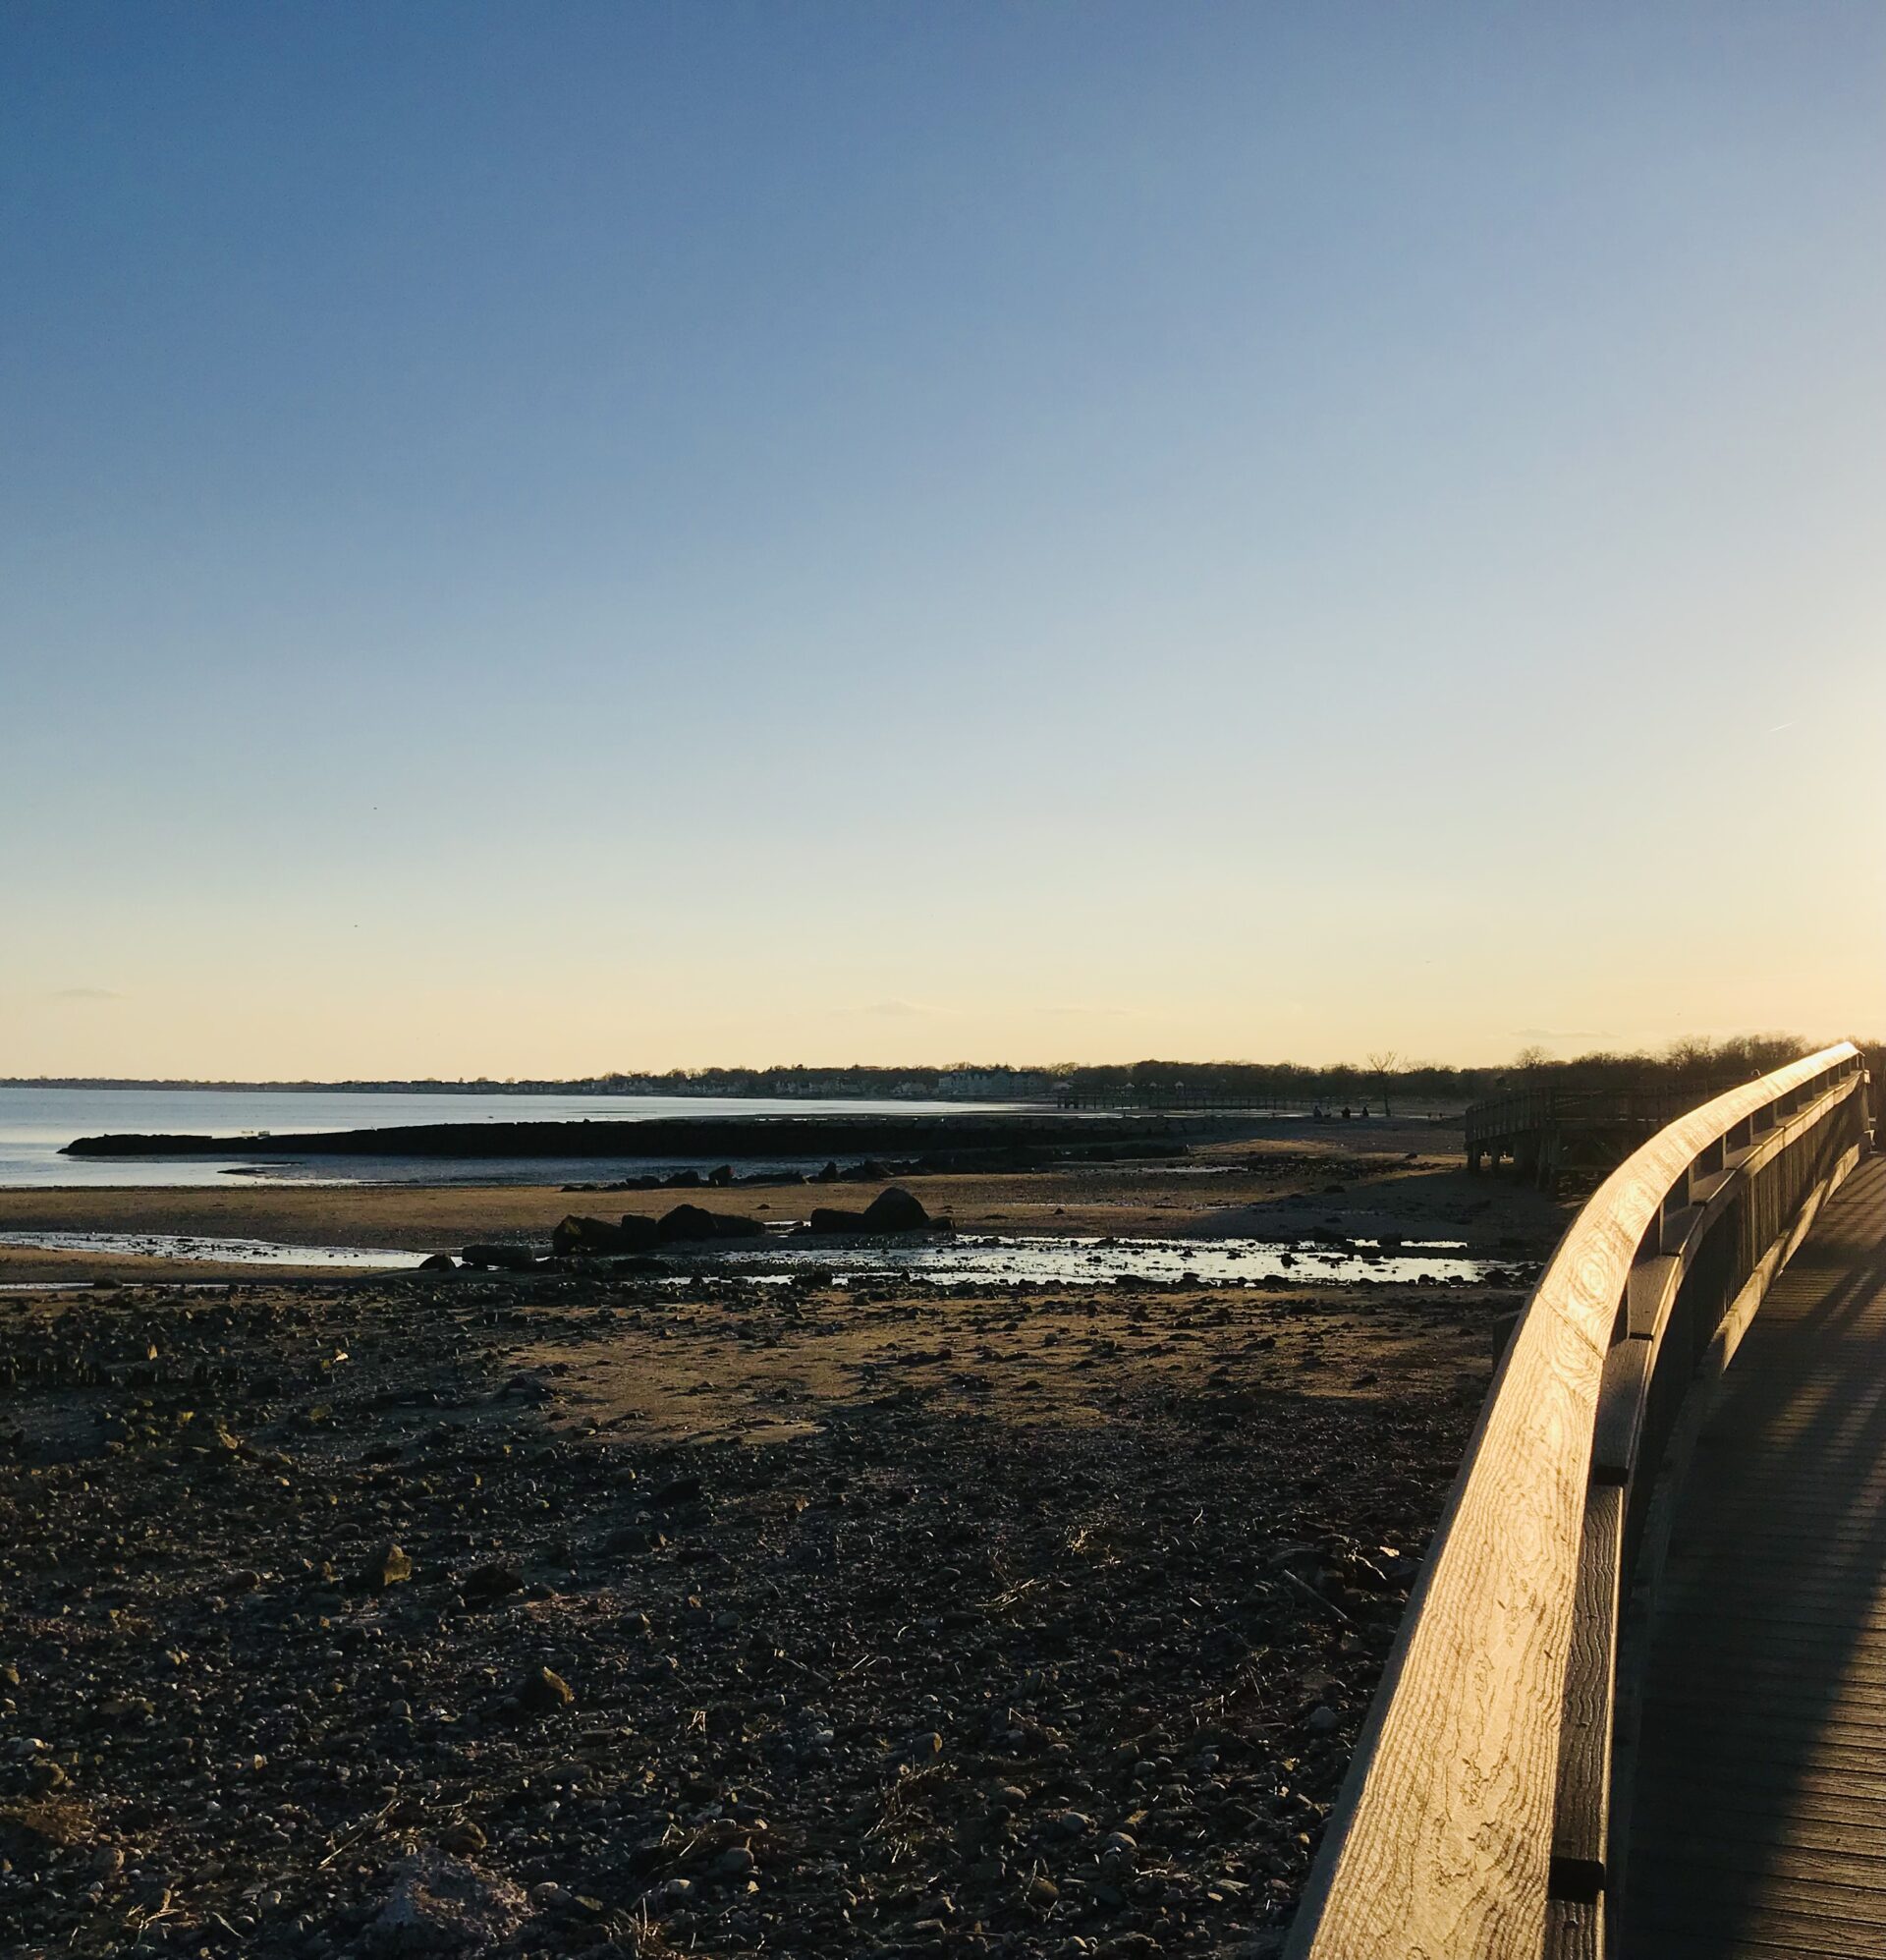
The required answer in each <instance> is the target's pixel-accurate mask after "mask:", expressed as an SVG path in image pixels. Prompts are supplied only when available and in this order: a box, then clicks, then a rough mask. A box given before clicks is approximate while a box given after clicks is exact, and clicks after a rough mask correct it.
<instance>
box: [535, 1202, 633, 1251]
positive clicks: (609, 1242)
mask: <svg viewBox="0 0 1886 1960" xmlns="http://www.w3.org/2000/svg"><path fill="white" fill-rule="evenodd" d="M550 1250H551V1252H552V1253H553V1254H554V1255H555V1256H556V1257H557V1258H558V1259H570V1258H573V1257H582V1258H594V1259H600V1258H603V1257H605V1256H606V1255H608V1254H610V1253H619V1252H627V1251H630V1250H631V1248H629V1247H627V1246H625V1245H624V1244H623V1243H622V1233H621V1231H620V1230H619V1229H618V1228H617V1227H616V1226H614V1225H612V1224H610V1223H609V1221H608V1220H607V1219H606V1218H582V1217H579V1216H578V1215H577V1214H576V1213H575V1212H572V1213H571V1214H570V1215H569V1216H568V1217H567V1218H561V1219H559V1220H558V1221H557V1227H556V1229H555V1230H554V1231H553V1232H552V1233H551V1234H550Z"/></svg>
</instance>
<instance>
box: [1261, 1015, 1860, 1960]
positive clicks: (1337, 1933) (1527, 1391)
mask: <svg viewBox="0 0 1886 1960" xmlns="http://www.w3.org/2000/svg"><path fill="white" fill-rule="evenodd" d="M1858 1067H1859V1056H1858V1050H1857V1049H1856V1048H1855V1047H1854V1045H1853V1044H1852V1043H1851V1042H1845V1041H1843V1042H1841V1043H1839V1044H1837V1045H1836V1046H1834V1047H1831V1048H1825V1049H1822V1050H1821V1051H1820V1052H1819V1053H1818V1054H1814V1055H1809V1056H1806V1057H1805V1058H1804V1059H1803V1060H1801V1061H1798V1062H1792V1063H1790V1064H1789V1065H1788V1066H1787V1067H1785V1068H1781V1069H1777V1070H1775V1071H1774V1072H1773V1073H1772V1074H1769V1075H1766V1076H1763V1077H1761V1078H1759V1079H1758V1080H1756V1081H1754V1082H1751V1083H1747V1084H1745V1085H1743V1086H1742V1087H1740V1088H1737V1089H1733V1090H1730V1091H1728V1092H1725V1093H1724V1094H1721V1095H1718V1096H1717V1097H1715V1098H1714V1099H1713V1100H1712V1101H1709V1102H1705V1103H1703V1104H1702V1105H1701V1106H1700V1107H1698V1108H1696V1109H1693V1110H1691V1111H1690V1112H1689V1113H1688V1114H1687V1115H1684V1116H1681V1117H1679V1118H1678V1119H1677V1120H1676V1121H1675V1122H1674V1123H1672V1124H1670V1125H1669V1127H1668V1128H1666V1129H1663V1130H1660V1131H1659V1132H1658V1133H1657V1134H1656V1135H1655V1136H1654V1137H1652V1138H1651V1139H1650V1140H1649V1141H1648V1142H1647V1143H1646V1144H1644V1146H1643V1147H1642V1148H1640V1149H1638V1150H1637V1151H1636V1152H1635V1153H1634V1154H1633V1155H1632V1156H1631V1157H1629V1158H1628V1159H1627V1160H1626V1161H1625V1162H1624V1163H1622V1164H1621V1165H1619V1167H1618V1168H1617V1169H1616V1170H1615V1171H1613V1172H1612V1173H1611V1175H1610V1176H1609V1177H1608V1178H1607V1179H1606V1180H1605V1182H1604V1183H1603V1184H1602V1185H1601V1186H1600V1187H1599V1189H1598V1191H1597V1192H1596V1194H1595V1195H1594V1196H1593V1197H1592V1198H1591V1200H1590V1202H1589V1203H1588V1204H1586V1205H1585V1206H1584V1208H1583V1209H1582V1210H1581V1212H1580V1213H1579V1215H1578V1217H1577V1218H1576V1219H1575V1220H1574V1222H1573V1224H1572V1226H1571V1228H1570V1229H1569V1230H1568V1231H1567V1233H1566V1235H1565V1237H1564V1239H1563V1240H1562V1241H1561V1242H1560V1245H1559V1248H1558V1251H1557V1252H1556V1253H1555V1254H1554V1255H1553V1258H1552V1260H1551V1261H1550V1263H1549V1264H1548V1265H1547V1267H1546V1270H1545V1273H1544V1275H1543V1277H1542V1278H1541V1279H1540V1282H1539V1285H1538V1288H1537V1290H1536V1291H1535V1292H1534V1294H1533V1296H1532V1299H1531V1301H1530V1303H1529V1304H1528V1306H1527V1308H1526V1311H1525V1315H1524V1316H1523V1317H1522V1319H1521V1322H1520V1324H1519V1327H1518V1329H1517V1330H1516V1332H1515V1334H1514V1337H1513V1340H1512V1343H1511V1345H1510V1346H1509V1348H1508V1350H1507V1356H1506V1361H1505V1364H1504V1366H1503V1368H1502V1370H1501V1372H1500V1375H1499V1378H1498V1380H1497V1382H1496V1383H1495V1386H1494V1390H1493V1392H1492V1394H1491V1395H1490V1396H1489V1397H1488V1400H1487V1404H1486V1407H1485V1409H1484V1410H1483V1412H1482V1414H1481V1418H1480V1423H1479V1428H1478V1429H1477V1430H1476V1432H1475V1435H1474V1437H1473V1440H1472V1442H1471V1443H1470V1447H1469V1450H1468V1455H1467V1461H1466V1465H1465V1467H1464V1469H1463V1471H1462V1474H1461V1478H1460V1481H1459V1482H1458V1483H1457V1484H1456V1485H1455V1489H1454V1492H1453V1495H1452V1497H1451V1498H1450V1500H1449V1503H1448V1507H1447V1510H1446V1513H1445V1514H1444V1516H1443V1519H1442V1522H1441V1526H1440V1529H1439V1531H1438V1532H1437V1534H1436V1537H1435V1541H1434V1547H1433V1549H1432V1551H1431V1552H1430V1554H1429V1558H1428V1561H1427V1564H1426V1567H1425V1568H1424V1570H1423V1572H1422V1575H1421V1579H1420V1582H1419V1584H1418V1585H1417V1587H1416V1589H1415V1596H1414V1598H1413V1599H1412V1600H1411V1601H1410V1605H1409V1610H1408V1613H1407V1616H1406V1618H1405V1619H1404V1622H1403V1626H1402V1631H1401V1635H1400V1638H1399V1640H1398V1642H1397V1646H1396V1649H1395V1651H1394V1652H1393V1653H1392V1654H1391V1656H1390V1659H1389V1663H1388V1668H1387V1671H1386V1673H1385V1675H1384V1679H1383V1684H1382V1688H1381V1691H1380V1692H1379V1694H1378V1695H1377V1697H1376V1701H1375V1706H1374V1708H1373V1710H1372V1711H1371V1714H1370V1717H1369V1721H1368V1724H1367V1726H1366V1727H1365V1729H1364V1731H1363V1734H1362V1737H1361V1739H1360V1741H1359V1745H1358V1749H1357V1755H1356V1759H1355V1762H1354V1764H1353V1765H1352V1768H1351V1772H1350V1776H1349V1780H1348V1782H1347V1783H1346V1784H1345V1786H1344V1790H1343V1794H1342V1797H1341V1799H1340V1800H1339V1802H1338V1805H1337V1810H1336V1814H1335V1816H1334V1818H1333V1819H1332V1820H1331V1823H1330V1828H1329V1832H1328V1835H1327V1838H1326V1841H1325V1844H1324V1847H1323V1851H1322V1853H1321V1855H1320V1856H1319V1858H1318V1861H1317V1865H1316V1869H1315V1871H1314V1872H1313V1873H1312V1875H1311V1878H1310V1884H1309V1888H1308V1890H1307V1891H1306V1893H1305V1896H1304V1902H1303V1905H1302V1908H1301V1909H1300V1912H1299V1916H1298V1920H1297V1925H1296V1929H1295V1931H1294V1933H1293V1936H1292V1940H1291V1944H1290V1948H1289V1952H1290V1954H1291V1955H1292V1956H1293V1960H1363V1956H1374V1955H1377V1954H1421V1955H1424V1956H1431V1960H1448V1956H1455V1955H1460V1956H1469V1955H1470V1956H1473V1960H1505V1956H1518V1955H1536V1954H1537V1953H1538V1952H1539V1950H1540V1946H1541V1944H1542V1941H1543V1938H1544V1928H1545V1916H1546V1899H1547V1876H1548V1866H1549V1862H1550V1854H1551V1839H1552V1810H1553V1802H1554V1794H1555V1784H1556V1774H1557V1765H1558V1751H1559V1734H1560V1723H1561V1713H1562V1694H1563V1689H1564V1683H1565V1664H1566V1655H1567V1650H1568V1645H1569V1640H1570V1630H1571V1625H1572V1617H1573V1605H1574V1593H1575V1589H1576V1585H1577V1580H1578V1570H1579V1547H1580V1539H1581V1518H1582V1512H1583V1504H1584V1497H1585V1484H1586V1478H1587V1473H1588V1470H1589V1466H1590V1461H1591V1449H1592V1428H1593V1421H1594V1417H1595V1413H1596V1408H1597V1402H1598V1392H1599V1388H1600V1384H1601V1380H1602V1376H1603V1371H1604V1363H1605V1356H1606V1354H1607V1352H1608V1351H1609V1349H1610V1346H1611V1342H1612V1337H1613V1333H1614V1331H1615V1330H1616V1328H1617V1325H1618V1319H1619V1314H1620V1309H1621V1305H1622V1302H1623V1300H1624V1297H1625V1292H1626V1288H1627V1285H1628V1284H1629V1278H1630V1273H1631V1268H1632V1265H1633V1263H1634V1261H1635V1260H1636V1258H1637V1256H1638V1252H1639V1248H1640V1247H1641V1246H1642V1245H1643V1243H1644V1241H1645V1239H1646V1237H1647V1236H1648V1235H1649V1234H1650V1233H1651V1232H1652V1230H1653V1228H1656V1227H1657V1226H1658V1221H1659V1217H1660V1214H1661V1213H1662V1212H1663V1210H1664V1207H1665V1205H1666V1204H1667V1202H1668V1201H1669V1200H1670V1199H1671V1198H1672V1196H1673V1195H1675V1194H1678V1193H1681V1194H1682V1195H1683V1196H1684V1197H1685V1198H1687V1196H1688V1193H1689V1179H1690V1175H1691V1172H1692V1167H1695V1166H1696V1165H1697V1160H1698V1159H1699V1158H1703V1157H1704V1156H1705V1153H1707V1152H1712V1151H1717V1147H1719V1146H1721V1145H1723V1144H1724V1143H1725V1142H1727V1141H1728V1140H1730V1139H1731V1138H1732V1137H1734V1136H1735V1135H1736V1134H1737V1133H1738V1132H1740V1131H1741V1130H1742V1126H1744V1125H1745V1124H1748V1125H1752V1124H1754V1123H1757V1122H1759V1121H1760V1119H1762V1118H1763V1117H1764V1116H1766V1115H1770V1114H1773V1115H1775V1116H1776V1117H1777V1119H1778V1120H1780V1121H1787V1120H1790V1119H1791V1118H1792V1116H1793V1115H1794V1114H1795V1113H1796V1109H1795V1105H1796V1103H1797V1102H1803V1103H1806V1102H1811V1103H1814V1104H1816V1105H1817V1104H1818V1101H1819V1098H1820V1096H1821V1095H1822V1094H1824V1093H1831V1092H1833V1091H1834V1090H1836V1089H1838V1088H1840V1087H1842V1085H1843V1083H1844V1082H1845V1081H1846V1079H1847V1078H1849V1077H1851V1076H1853V1075H1854V1074H1856V1073H1857V1072H1858ZM1716 1160H1717V1161H1720V1154H1719V1151H1717V1159H1716Z"/></svg>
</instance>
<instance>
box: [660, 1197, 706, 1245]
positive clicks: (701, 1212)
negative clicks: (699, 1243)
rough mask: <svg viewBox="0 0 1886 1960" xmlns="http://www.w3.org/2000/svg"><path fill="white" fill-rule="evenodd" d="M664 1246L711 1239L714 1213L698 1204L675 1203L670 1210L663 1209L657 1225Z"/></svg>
mask: <svg viewBox="0 0 1886 1960" xmlns="http://www.w3.org/2000/svg"><path fill="white" fill-rule="evenodd" d="M657 1229H658V1230H659V1232H660V1234H661V1243H662V1244H663V1245H664V1246H673V1245H680V1244H683V1243H686V1242H688V1241H692V1240H694V1239H711V1238H712V1237H713V1236H714V1214H713V1213H712V1212H711V1211H709V1210H708V1209H706V1207H705V1206H704V1205H700V1204H677V1205H676V1206H675V1208H674V1209H673V1210H672V1211H664V1212H663V1213H662V1214H661V1220H660V1223H659V1225H658V1227H657Z"/></svg>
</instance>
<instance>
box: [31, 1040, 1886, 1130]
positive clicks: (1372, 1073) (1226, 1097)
mask: <svg viewBox="0 0 1886 1960" xmlns="http://www.w3.org/2000/svg"><path fill="white" fill-rule="evenodd" d="M1825 1045H1826V1043H1825V1042H1822V1041H1809V1040H1804V1039H1803V1038H1802V1037H1800V1036H1794V1035H1744V1036H1734V1037H1732V1038H1731V1039H1729V1040H1724V1041H1706V1040H1700V1039H1686V1040H1681V1041H1675V1042H1672V1043H1671V1044H1670V1045H1669V1046H1668V1047H1666V1048H1663V1049H1661V1050H1659V1051H1658V1052H1656V1053H1650V1052H1647V1051H1632V1052H1620V1051H1615V1050H1609V1049H1599V1050H1594V1051H1593V1052H1591V1053H1589V1054H1584V1055H1577V1056H1573V1057H1570V1058H1566V1059H1555V1058H1554V1057H1553V1056H1551V1055H1550V1054H1548V1053H1547V1052H1546V1051H1545V1049H1543V1048H1540V1047H1527V1048H1523V1049H1521V1051H1520V1052H1519V1054H1518V1055H1516V1056H1515V1057H1514V1059H1513V1060H1512V1062H1510V1063H1509V1064H1507V1065H1506V1066H1504V1067H1499V1068H1456V1067H1453V1066H1451V1065H1449V1064H1446V1063H1438V1062H1415V1061H1409V1060H1407V1059H1405V1058H1404V1057H1403V1056H1401V1055H1400V1054H1398V1053H1396V1052H1395V1051H1393V1050H1391V1049H1379V1050H1377V1051H1375V1052H1374V1053H1372V1054H1370V1055H1368V1056H1366V1057H1365V1058H1364V1059H1362V1060H1360V1061H1354V1062H1333V1063H1323V1064H1310V1063H1304V1062H1230V1061H1193V1062H1185V1061H1157V1060H1147V1061H1139V1062H1123V1063H1102V1064H1082V1063H1074V1062H1062V1063H1054V1064H1048V1065H1044V1066H1041V1067H1024V1066H1018V1065H1016V1064H1014V1063H1008V1062H952V1063H948V1064H945V1065H943V1066H941V1067H935V1068H927V1067H926V1068H884V1067H876V1066H870V1065H866V1064H862V1063H859V1064H853V1065H850V1066H846V1067H841V1068H818V1067H813V1066H810V1065H807V1064H803V1063H794V1064H791V1065H788V1066H783V1067H774V1068H761V1069H755V1068H691V1069H669V1070H666V1071H664V1072H662V1073H659V1074H657V1073H650V1072H641V1073H629V1072H624V1071H613V1072H611V1073H608V1074H604V1075H596V1076H584V1077H578V1078H574V1079H572V1078H564V1079H555V1078H531V1079H519V1078H513V1077H507V1078H504V1079H503V1080H498V1079H495V1078H491V1077H481V1078H478V1079H476V1080H460V1081H442V1080H439V1079H436V1078H426V1077H413V1078H408V1079H405V1080H400V1081H392V1080H383V1079H382V1080H375V1081H350V1082H207V1081H190V1080H185V1081H178V1080H168V1081H164V1082H150V1081H137V1080H134V1079H129V1078H123V1077H113V1078H104V1077H97V1076H89V1077H79V1076H70V1077H54V1076H39V1077H30V1078H28V1077H19V1076H13V1077H0V1087H6V1088H36V1089H216V1090H262V1089H265V1090H274V1091H278V1092H279V1091H306V1092H314V1091H322V1090H325V1091H327V1092H361V1093H365V1092H405V1093H411V1094H429V1095H703V1096H768V1097H771V1096H812V1097H821V1096H870V1097H881V1098H886V1099H889V1098H898V1099H912V1098H935V1099H938V1100H951V1099H958V1100H965V1099H974V1100H979V1101H991V1102H996V1101H1017V1102H1025V1101H1059V1102H1068V1103H1076V1104H1081V1105H1085V1106H1088V1107H1105V1106H1115V1107H1118V1106H1128V1107H1160V1106H1165V1107H1172V1108H1184V1107H1188V1106H1203V1105H1209V1104H1219V1105H1239V1106H1245V1107H1253V1108H1264V1107H1272V1108H1278V1109H1286V1108H1288V1109H1296V1108H1310V1107H1314V1106H1316V1105H1319V1104H1320V1105H1322V1106H1324V1107H1341V1106H1343V1105H1345V1104H1347V1105H1350V1106H1352V1107H1355V1108H1360V1107H1362V1106H1363V1105H1367V1106H1368V1107H1369V1108H1370V1109H1371V1110H1372V1111H1375V1112H1380V1111H1381V1110H1383V1109H1385V1108H1386V1109H1389V1110H1393V1109H1394V1108H1395V1107H1396V1105H1397V1104H1400V1105H1403V1106H1404V1107H1405V1108H1413V1109H1420V1108H1423V1107H1425V1108H1432V1109H1459V1108H1462V1107H1464V1106H1465V1105H1467V1104H1468V1103H1470V1102H1477V1101H1480V1100H1482V1099H1483V1098H1485V1097H1487V1096H1490V1095H1498V1094H1502V1093H1504V1092H1506V1091H1508V1090H1512V1089H1519V1088H1524V1087H1526V1086H1527V1085H1529V1084H1540V1085H1555V1086H1558V1087H1562V1088H1570V1089H1622V1088H1659V1087H1673V1088H1678V1087H1696V1088H1706V1087H1712V1086H1715V1085H1718V1084H1720V1085H1722V1086H1724V1087H1726V1086H1728V1085H1729V1084H1731V1083H1735V1082H1745V1081H1747V1080H1748V1079H1749V1078H1751V1077H1753V1076H1758V1075H1765V1074H1766V1073H1767V1072H1768V1071H1769V1070H1770V1069H1775V1068H1779V1067H1781V1066H1782V1064H1783V1063H1785V1062H1789V1061H1793V1060H1794V1059H1795V1058H1796V1057H1797V1056H1800V1055H1805V1054H1811V1053H1812V1052H1813V1051H1814V1049H1816V1048H1818V1047H1823V1046H1825ZM1858 1045H1859V1046H1860V1047H1861V1048H1862V1049H1863V1050H1864V1051H1865V1054H1866V1057H1867V1066H1868V1067H1869V1068H1870V1069H1871V1070H1872V1071H1873V1072H1874V1075H1875V1077H1877V1076H1878V1075H1879V1072H1880V1071H1881V1069H1882V1068H1886V1047H1883V1046H1882V1044H1881V1043H1880V1042H1878V1041H1875V1040H1863V1041H1859V1043H1858Z"/></svg>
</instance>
